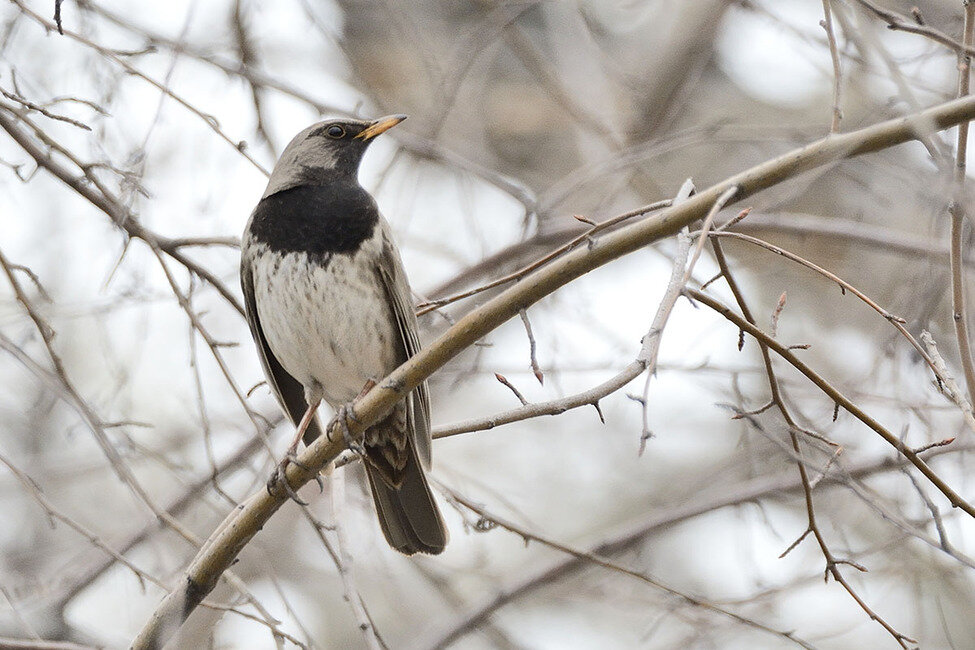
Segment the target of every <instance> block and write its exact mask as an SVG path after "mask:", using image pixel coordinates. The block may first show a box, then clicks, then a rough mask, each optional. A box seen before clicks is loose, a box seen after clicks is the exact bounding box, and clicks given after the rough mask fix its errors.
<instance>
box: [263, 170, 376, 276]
mask: <svg viewBox="0 0 975 650" xmlns="http://www.w3.org/2000/svg"><path fill="white" fill-rule="evenodd" d="M378 221H379V209H378V208H377V207H376V202H375V201H374V200H373V198H372V197H371V196H369V193H368V192H366V191H365V190H364V189H362V186H361V185H359V184H358V183H357V182H356V181H355V180H354V179H345V178H341V179H335V180H333V182H330V183H328V184H325V185H301V186H299V187H292V188H291V189H287V190H283V191H281V192H277V193H275V194H272V195H271V196H268V197H266V198H263V199H261V202H260V203H258V204H257V208H255V209H254V214H253V215H252V216H251V223H250V233H251V236H252V237H253V238H254V240H255V241H258V242H261V243H263V244H265V245H267V247H268V248H270V249H271V250H273V251H277V252H280V253H307V254H308V255H309V256H310V257H311V258H313V259H314V260H317V261H319V262H323V263H324V262H326V261H327V259H328V258H329V257H330V256H331V255H333V254H336V253H340V254H342V253H344V254H352V253H355V252H356V251H357V250H359V246H360V245H361V244H362V242H363V241H365V240H366V239H369V237H371V236H372V233H373V230H374V229H375V227H376V223H377V222H378Z"/></svg>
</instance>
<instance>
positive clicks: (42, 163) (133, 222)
mask: <svg viewBox="0 0 975 650" xmlns="http://www.w3.org/2000/svg"><path fill="white" fill-rule="evenodd" d="M18 121H19V122H23V123H25V124H27V125H28V126H30V127H31V129H32V130H33V131H34V132H35V133H38V132H40V129H38V128H37V127H36V126H35V125H34V124H33V123H32V122H31V121H30V120H28V119H27V118H26V116H24V115H23V114H21V113H18V112H16V111H12V110H10V109H9V108H7V107H4V106H2V105H0V128H2V129H3V130H4V131H6V132H7V135H9V136H10V137H11V138H13V140H14V141H15V142H16V143H17V144H19V145H20V147H21V148H22V149H23V150H24V151H26V152H27V154H28V155H29V156H30V157H31V158H33V159H34V162H35V163H37V165H38V166H39V167H43V168H44V169H46V170H47V171H49V172H50V173H51V174H53V175H54V176H55V177H56V178H58V179H59V180H60V181H61V182H63V183H64V184H65V185H67V186H68V187H70V188H71V189H73V190H74V191H75V192H77V193H78V194H80V195H81V196H82V197H84V198H85V199H87V200H88V202H90V203H91V204H92V205H94V206H95V207H96V208H98V209H99V210H101V211H102V212H104V213H105V214H106V215H107V216H108V217H109V218H110V219H111V220H112V221H113V222H114V223H115V225H116V226H118V227H119V228H121V229H122V230H124V231H125V233H126V234H127V235H128V236H129V237H132V238H134V239H140V240H142V241H144V242H145V243H147V244H148V245H149V246H150V247H152V248H156V249H159V250H161V251H163V252H164V253H166V254H167V255H169V256H170V257H172V258H173V259H174V260H176V261H177V262H179V263H180V264H182V265H183V266H184V267H186V270H188V271H189V272H190V273H193V274H194V275H196V276H197V277H199V278H200V279H202V280H204V281H205V282H207V283H208V284H209V285H211V286H212V287H213V288H214V289H216V290H217V292H219V293H220V295H221V296H223V298H224V299H225V300H226V301H227V302H228V303H230V305H231V306H233V308H234V309H236V310H237V312H238V313H240V315H241V316H243V315H244V307H243V305H241V304H240V301H239V300H237V297H236V296H235V295H234V294H233V293H232V292H231V291H230V289H228V288H227V286H226V285H225V284H224V283H223V282H221V281H220V279H218V278H217V277H216V276H214V275H213V273H212V272H211V271H210V270H209V269H207V268H206V267H204V266H202V265H200V264H197V263H196V262H194V261H193V260H191V259H190V258H188V257H186V255H184V254H183V251H182V250H181V249H182V247H183V246H184V244H183V243H182V242H181V241H180V240H178V239H168V238H166V237H162V236H160V235H157V234H156V233H155V232H153V231H152V230H150V229H148V228H146V227H145V226H143V225H142V223H141V222H140V221H139V219H138V217H136V215H135V214H133V213H132V212H131V211H130V210H129V209H128V208H127V207H125V205H124V204H123V203H122V201H120V200H119V199H118V197H116V196H115V195H114V194H112V192H111V191H110V190H109V189H108V188H107V187H105V184H104V183H102V182H100V181H99V180H98V179H97V177H96V176H95V174H94V173H93V171H92V168H91V165H86V164H85V163H83V162H82V161H80V160H78V159H77V158H75V157H74V156H73V155H72V154H71V152H69V151H67V150H66V149H64V148H63V147H60V146H56V143H55V142H54V141H53V140H50V139H49V138H44V139H43V140H42V142H43V144H44V145H47V146H52V147H55V148H56V149H57V151H58V153H60V154H62V155H64V156H65V157H67V158H68V159H69V160H70V161H71V162H72V163H73V164H74V165H75V166H76V167H77V168H78V169H79V170H81V171H80V175H79V172H77V171H75V170H73V169H70V168H69V167H67V166H66V165H65V164H63V163H61V162H59V161H58V160H56V159H55V158H54V156H52V155H51V154H50V153H49V152H47V151H45V150H44V148H43V147H42V146H41V143H39V142H38V141H36V140H35V139H34V138H33V137H31V135H30V134H29V133H28V132H27V131H26V130H25V129H24V128H23V127H21V126H20V125H19V124H18ZM41 133H42V132H41Z"/></svg>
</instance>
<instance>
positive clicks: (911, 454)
mask: <svg viewBox="0 0 975 650" xmlns="http://www.w3.org/2000/svg"><path fill="white" fill-rule="evenodd" d="M687 295H689V296H690V297H691V298H693V299H694V300H696V301H698V302H700V303H702V304H704V305H707V306H708V307H710V308H711V309H713V310H715V311H716V312H718V313H719V314H721V315H722V316H724V317H725V318H726V319H728V320H729V321H731V322H732V323H734V324H735V325H736V326H737V327H738V328H739V329H741V330H744V331H745V332H747V333H748V334H749V335H751V336H752V337H754V338H756V339H759V340H761V341H762V342H763V343H764V344H765V345H767V346H768V347H769V348H770V349H771V350H772V351H774V352H775V353H776V354H777V355H779V356H780V357H782V359H784V360H785V361H787V362H788V363H789V364H791V365H792V366H793V367H795V369H796V370H798V371H799V372H801V373H802V374H804V375H805V376H806V377H807V378H808V379H809V380H810V381H812V382H813V383H814V384H816V386H817V387H819V389H820V390H821V391H823V392H824V393H826V395H828V396H829V398H830V399H831V400H833V401H834V402H836V403H838V404H839V405H840V406H841V407H842V408H844V409H845V410H846V411H848V412H849V413H850V415H852V416H853V417H855V418H856V419H858V420H860V421H861V422H863V423H864V424H865V425H867V427H869V428H870V429H872V430H873V431H874V432H875V433H877V435H879V436H880V437H881V438H883V439H884V440H885V441H886V442H887V443H888V444H889V445H890V446H892V447H893V448H894V449H896V450H897V451H898V452H900V453H901V454H903V455H904V457H905V458H907V460H908V461H910V463H911V464H912V465H914V467H916V468H917V469H918V470H919V471H920V472H921V473H922V474H923V475H924V476H925V477H926V478H927V479H928V480H929V481H931V483H932V484H933V485H934V486H935V487H937V488H938V490H939V491H940V492H941V493H942V494H943V495H944V496H945V498H947V499H948V501H949V503H951V505H952V506H954V507H956V508H960V509H961V510H963V511H964V512H966V513H968V514H969V515H970V516H972V517H975V506H973V505H972V504H971V503H969V502H968V501H966V500H965V499H963V498H962V497H961V495H959V494H958V493H957V492H955V491H954V490H953V489H952V488H951V487H950V486H949V485H948V484H947V483H946V482H945V481H944V479H942V478H941V477H940V476H938V474H937V473H936V472H935V471H934V470H933V469H931V467H930V466H929V465H928V464H927V463H926V462H925V461H924V460H923V459H922V458H921V457H920V456H919V455H918V453H917V452H916V451H915V450H914V449H912V448H911V447H909V446H907V445H906V444H905V443H904V441H902V440H901V439H900V438H898V437H897V436H895V435H894V434H893V433H891V432H890V431H888V430H887V429H886V428H885V427H884V426H883V425H881V424H880V423H879V422H877V421H876V420H875V419H873V418H872V417H871V416H869V415H868V414H867V413H865V412H864V411H863V409H861V408H860V407H859V406H857V405H856V404H854V403H853V402H852V401H850V399H849V398H847V397H846V396H845V395H843V394H842V393H841V392H840V391H839V390H837V389H836V388H835V387H834V386H833V385H832V384H830V383H829V382H827V381H826V380H825V379H823V378H822V377H821V376H820V375H819V374H817V373H816V372H815V371H814V370H813V369H812V368H810V367H809V366H807V365H806V364H805V363H804V362H803V361H802V360H800V359H799V358H798V357H797V356H796V355H795V354H793V353H792V351H791V350H789V348H788V347H787V346H785V345H782V344H781V343H779V342H778V341H776V340H775V339H772V338H771V337H769V336H768V335H767V334H765V332H763V331H761V330H760V329H758V328H757V327H755V326H754V325H752V324H751V323H749V322H748V321H747V320H745V319H744V318H742V317H741V316H739V315H738V314H736V313H734V312H733V311H732V310H731V309H729V308H728V307H727V306H725V305H723V304H722V303H720V302H719V301H717V300H715V299H714V298H712V297H711V296H709V295H707V294H706V293H702V292H701V291H697V290H696V289H688V290H687Z"/></svg>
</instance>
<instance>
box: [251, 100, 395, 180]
mask: <svg viewBox="0 0 975 650" xmlns="http://www.w3.org/2000/svg"><path fill="white" fill-rule="evenodd" d="M405 119H406V116H405V115H387V116H386V117H381V118H379V119H378V120H352V119H345V120H326V121H324V122H319V123H318V124H312V125H311V126H309V127H308V128H307V129H305V130H304V131H302V132H301V133H299V134H298V135H296V136H295V137H294V138H292V140H291V142H289V143H288V146H287V147H285V148H284V152H283V153H282V154H281V157H280V158H279V159H278V162H277V164H276V165H274V170H273V171H272V172H271V178H270V179H269V180H268V184H267V189H266V190H265V191H264V196H265V197H268V196H270V195H272V194H276V193H277V192H281V191H284V190H287V189H291V188H292V187H298V186H300V185H321V184H327V183H329V182H331V181H332V180H334V179H336V178H352V179H355V177H356V174H357V173H358V171H359V163H360V162H361V161H362V155H363V154H364V153H365V152H366V149H367V148H368V147H369V144H370V143H371V142H372V141H373V139H374V138H375V137H376V136H377V135H379V134H380V133H384V132H386V131H388V130H389V129H391V128H393V127H394V126H396V125H397V124H399V123H400V122H402V121H403V120H405Z"/></svg>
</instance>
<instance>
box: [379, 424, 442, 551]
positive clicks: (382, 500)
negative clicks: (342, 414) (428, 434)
mask: <svg viewBox="0 0 975 650" xmlns="http://www.w3.org/2000/svg"><path fill="white" fill-rule="evenodd" d="M364 465H365V467H366V476H368V477H369V487H370V488H371V490H372V498H373V500H374V501H375V502H376V514H377V515H379V525H380V526H381V527H382V530H383V535H385V537H386V541H387V542H389V545H390V546H392V547H393V548H395V549H396V550H397V551H399V552H400V553H404V554H406V555H413V554H414V553H417V552H420V553H429V554H431V555H437V554H438V553H440V552H442V551H443V550H444V547H445V546H447V527H446V526H444V523H443V518H442V517H441V516H440V510H439V509H438V508H437V504H436V502H435V501H434V500H433V494H432V493H431V492H430V486H429V484H428V483H427V479H426V476H425V475H424V473H423V468H422V467H420V464H419V462H418V461H417V455H416V445H415V444H414V443H413V441H412V440H410V443H409V445H408V456H407V460H406V467H405V468H404V469H403V474H402V476H403V480H402V483H401V484H400V486H399V488H396V487H393V486H392V485H390V484H389V483H387V482H386V481H385V480H384V479H383V475H382V472H381V471H380V470H378V469H377V468H376V467H373V466H372V465H371V464H370V463H369V461H368V460H366V462H365V463H364Z"/></svg>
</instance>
